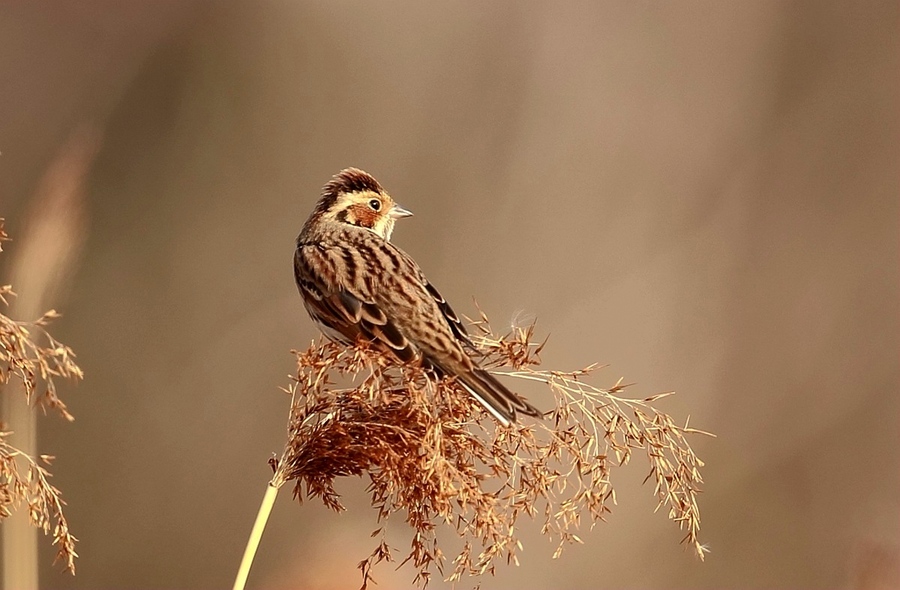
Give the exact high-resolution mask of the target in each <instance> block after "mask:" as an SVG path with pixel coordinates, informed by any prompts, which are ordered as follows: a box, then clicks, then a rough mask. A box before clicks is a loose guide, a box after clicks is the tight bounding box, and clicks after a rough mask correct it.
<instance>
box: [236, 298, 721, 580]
mask: <svg viewBox="0 0 900 590" xmlns="http://www.w3.org/2000/svg"><path fill="white" fill-rule="evenodd" d="M472 325H473V328H474V329H473V331H474V332H477V334H476V335H475V336H474V337H473V340H474V341H475V343H476V346H477V347H478V349H479V352H480V354H481V355H482V356H483V363H482V364H483V366H485V367H486V368H490V369H491V370H492V371H493V372H494V373H495V374H497V375H501V376H502V375H506V377H504V379H506V380H507V381H512V380H513V379H519V380H522V381H536V382H540V383H543V384H544V385H546V386H547V387H548V388H549V390H550V392H552V394H553V400H554V402H553V403H554V406H555V407H553V409H551V410H550V411H549V412H547V414H546V416H545V419H544V420H533V419H526V420H527V422H525V423H524V424H514V425H512V426H510V427H503V426H499V425H496V424H495V422H493V421H492V420H491V419H490V417H489V416H487V415H486V414H485V412H484V411H483V410H482V409H481V407H480V406H478V405H477V404H476V403H473V402H472V399H471V397H470V396H469V395H468V394H467V392H466V391H465V389H464V388H463V387H461V386H460V385H459V384H458V383H457V382H456V381H454V380H453V379H442V380H438V381H435V380H434V378H433V377H432V376H431V375H430V374H429V373H427V372H426V371H424V370H422V369H421V368H419V367H417V366H414V365H410V364H403V365H400V364H397V362H396V361H395V360H394V359H393V358H392V357H391V356H389V355H388V354H383V353H380V352H378V351H375V350H373V349H371V348H369V347H367V346H366V345H365V344H358V345H356V346H353V347H349V348H348V347H343V346H340V345H336V344H334V343H332V342H330V341H327V340H320V341H318V342H314V343H313V344H312V345H311V346H310V347H309V348H308V349H306V350H305V351H302V352H296V358H297V374H296V377H295V378H294V379H293V380H292V383H291V384H290V386H289V387H288V388H286V392H287V393H289V394H290V395H291V400H292V401H291V413H290V420H289V424H288V440H287V444H286V445H285V448H284V450H283V452H282V454H281V456H280V457H278V458H274V457H273V458H272V460H271V465H272V467H273V469H274V476H273V478H272V480H271V482H270V485H269V491H270V493H269V494H268V496H270V499H271V501H274V497H275V493H276V492H277V490H278V489H279V488H280V487H282V486H283V485H284V484H286V483H288V482H293V496H294V498H296V499H297V500H299V501H301V502H302V501H303V500H305V499H308V498H319V499H321V501H322V502H324V504H325V505H326V506H328V507H329V508H332V509H334V510H336V511H341V510H343V509H344V507H343V506H342V504H341V501H340V495H339V494H338V493H337V491H336V490H335V488H334V483H335V479H336V478H337V477H342V476H364V477H366V478H367V479H368V481H369V486H368V490H369V493H370V496H371V503H372V506H373V507H374V508H375V510H376V511H377V513H378V518H379V522H380V523H384V522H385V521H387V520H388V519H390V518H391V517H394V516H395V515H396V514H398V513H401V514H402V515H403V518H404V520H405V521H406V522H407V524H408V525H409V527H410V528H411V543H410V550H409V552H408V553H406V554H405V555H396V554H397V551H396V550H395V549H394V548H392V547H390V546H389V545H388V543H387V542H386V540H385V536H384V528H383V526H382V528H379V529H378V530H376V531H374V532H373V537H377V538H378V539H379V540H378V541H377V544H376V547H375V549H374V551H373V552H372V554H371V555H369V556H368V557H367V558H365V559H363V560H362V561H361V562H360V563H359V568H360V570H361V573H362V587H363V588H366V586H367V584H368V583H369V582H370V581H372V569H373V567H374V566H375V565H377V564H378V563H380V562H385V561H395V560H397V559H402V563H407V562H408V563H411V564H412V566H413V567H414V568H415V571H416V574H415V579H414V582H415V584H417V585H418V586H420V587H424V586H426V585H427V584H428V582H429V580H430V579H431V577H432V576H433V575H434V574H435V573H437V574H438V575H440V576H442V577H443V578H444V579H446V580H448V581H450V582H455V581H459V580H460V579H462V577H463V576H466V575H470V576H481V575H483V574H485V573H491V574H493V573H494V572H495V567H496V564H497V563H498V560H500V561H506V562H512V563H518V551H519V550H520V549H521V547H522V545H521V543H520V542H519V539H518V536H517V532H518V529H517V527H518V523H519V519H520V517H522V516H527V517H529V518H531V519H534V520H538V521H539V522H540V523H541V532H542V534H544V535H545V536H547V537H550V538H552V539H554V540H556V542H557V548H556V552H555V554H554V557H558V556H559V554H560V553H561V552H562V551H563V549H564V548H565V546H566V545H567V544H569V543H571V542H581V539H580V538H579V537H578V535H577V534H576V532H575V531H576V529H577V528H578V526H579V525H580V524H581V523H582V521H583V520H584V521H586V523H587V524H588V525H589V526H590V527H593V526H594V525H595V524H596V523H597V522H599V521H601V520H603V518H604V516H605V515H606V514H607V513H609V512H610V510H611V505H612V504H615V498H616V496H615V490H614V488H613V485H612V482H611V479H610V476H611V473H612V470H613V469H614V468H615V467H619V466H624V465H626V464H627V463H629V462H630V460H631V459H632V456H633V453H634V452H635V451H639V452H643V453H644V454H645V455H646V456H647V458H648V460H649V464H650V468H649V473H648V475H647V480H651V481H652V482H653V489H654V494H655V495H656V497H657V499H658V501H659V507H665V508H666V509H667V512H668V516H669V518H670V519H672V520H673V521H675V522H676V523H678V525H679V527H681V529H682V530H684V531H685V535H684V538H683V540H682V542H683V543H685V544H686V545H688V546H689V547H691V548H692V550H693V551H694V552H695V553H696V554H697V555H698V556H699V557H700V558H701V559H702V558H703V555H704V553H705V548H704V547H703V546H702V545H701V544H700V541H699V538H698V534H699V530H700V511H699V507H698V505H697V495H698V494H699V493H700V484H701V483H702V478H701V475H700V468H701V467H702V466H703V462H702V461H701V460H700V459H699V458H698V457H697V456H696V455H695V453H694V451H693V449H692V448H691V445H690V444H689V442H688V438H687V437H688V436H689V435H692V434H708V433H704V432H702V431H700V430H696V429H694V428H691V427H689V426H688V425H687V424H685V425H684V426H680V425H678V424H676V423H675V421H674V420H673V419H672V418H671V417H670V416H669V415H667V414H665V413H663V412H661V411H659V410H657V409H656V408H655V407H654V403H655V402H656V401H658V400H660V399H662V398H663V397H665V395H668V394H660V395H656V396H652V397H649V398H646V399H628V398H626V397H623V396H622V391H623V389H624V388H625V385H623V384H622V382H621V380H620V381H618V382H617V383H615V385H613V386H612V387H610V388H608V389H600V388H598V387H595V386H593V385H590V384H588V383H587V382H586V380H587V378H588V377H589V376H590V375H591V374H592V373H593V372H594V371H595V370H596V369H597V368H598V367H597V366H596V365H592V366H590V367H586V368H584V369H581V370H576V371H570V372H562V371H550V370H542V369H539V368H538V367H539V365H540V364H541V360H540V352H541V350H542V348H543V346H544V344H542V343H537V342H535V340H534V325H533V324H532V325H530V326H527V327H515V328H513V329H512V331H511V332H510V333H508V334H505V335H497V334H495V332H494V331H493V330H492V329H491V327H490V325H489V323H488V320H487V318H486V317H485V316H484V314H481V317H480V319H479V320H477V321H475V322H472ZM533 401H534V402H535V403H536V404H537V405H540V403H541V401H543V402H544V403H545V404H546V400H533ZM645 481H646V480H645ZM263 511H264V510H261V513H262V512H263ZM266 514H267V512H266ZM258 524H259V523H258ZM440 526H444V527H447V528H449V529H451V530H453V531H455V533H456V535H458V536H459V538H460V539H461V540H462V550H461V551H459V552H454V553H455V554H454V555H450V556H448V555H446V554H445V553H444V551H443V550H442V549H441V546H440V543H439V540H438V535H437V531H438V528H439V527H440ZM257 532H258V533H259V534H261V532H262V529H261V528H258V529H257ZM256 542H258V538H257V539H256ZM254 550H255V549H254ZM251 553H252V552H251ZM251 559H252V555H251ZM246 567H247V568H249V565H246ZM245 573H246V572H245ZM239 587H242V586H241V585H239V584H236V585H235V588H239Z"/></svg>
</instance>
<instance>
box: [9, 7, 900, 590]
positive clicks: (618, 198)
mask: <svg viewBox="0 0 900 590" xmlns="http://www.w3.org/2000/svg"><path fill="white" fill-rule="evenodd" d="M898 12H900V11H898V7H897V3H896V2H891V1H887V0H886V1H883V2H854V3H851V2H837V1H818V0H816V1H807V2H787V1H785V2H782V1H777V2H776V1H771V2H763V1H759V2H744V3H724V2H713V1H709V2H679V3H674V2H672V3H653V2H646V1H622V2H582V3H573V2H570V3H553V4H552V5H551V4H550V3H536V2H528V3H523V2H512V1H508V2H492V3H482V2H475V1H471V2H444V3H440V4H437V3H428V4H427V5H424V4H423V3H418V2H394V3H372V2H337V3H329V4H327V5H326V4H325V3H315V2H299V1H296V2H288V1H282V2H275V1H267V2H262V3H258V2H249V1H230V2H219V3H212V2H178V1H175V0H167V1H154V2H143V3H141V2H124V3H117V2H109V1H106V0H103V1H101V0H91V1H84V2H80V3H77V4H76V3H56V2H39V1H35V2H15V1H4V2H0V113H2V116H0V153H2V155H0V216H4V217H6V218H7V219H8V222H7V230H8V231H9V233H10V234H11V235H12V237H13V238H16V237H17V236H19V237H21V233H20V232H22V231H25V226H24V222H23V217H24V216H25V212H26V210H27V208H28V204H29V199H30V198H31V196H32V195H34V194H35V192H36V191H37V190H38V187H39V185H40V183H41V179H42V177H43V175H44V174H45V173H46V171H47V170H48V168H49V167H50V166H51V165H52V163H53V162H54V161H55V160H56V159H57V158H59V157H60V154H61V150H63V149H64V146H66V145H67V142H69V140H70V138H71V137H72V136H73V133H77V132H78V131H77V130H79V129H85V126H87V128H89V129H91V128H92V129H94V130H95V132H96V133H98V134H99V137H100V144H99V151H98V152H97V155H96V158H95V159H94V160H93V163H92V165H91V168H90V172H89V174H88V175H87V180H86V185H85V190H86V193H85V194H86V197H85V198H86V208H87V219H88V222H87V223H88V226H87V229H86V231H87V232H88V233H87V235H86V243H85V251H84V255H83V257H82V262H81V266H80V268H79V269H78V270H77V273H76V274H75V275H74V276H73V278H72V280H71V285H70V288H69V289H68V290H67V292H66V293H64V294H62V295H61V296H60V298H59V301H58V302H55V303H54V305H55V306H56V307H57V308H58V309H60V310H61V311H62V312H63V313H64V316H65V317H64V318H63V319H61V320H59V321H58V322H57V325H56V327H55V330H56V334H57V335H58V336H59V337H60V338H61V339H62V340H64V341H65V342H66V343H68V344H70V345H71V346H72V347H73V348H75V350H76V351H77V353H78V355H79V360H80V362H81V364H82V366H83V368H84V369H85V372H86V374H87V378H86V380H85V382H84V383H83V384H82V385H80V386H79V387H77V388H72V387H67V388H65V390H64V391H63V392H62V393H63V394H64V397H65V399H66V401H67V402H68V404H69V407H70V409H71V410H72V411H73V413H74V414H75V416H76V418H77V419H76V421H75V423H74V424H72V425H67V424H64V423H63V422H62V421H61V420H59V419H57V418H56V417H48V418H44V419H42V420H41V423H40V433H39V439H40V447H41V451H42V452H47V453H52V454H55V455H57V456H58V460H57V462H56V465H55V470H54V473H55V483H56V484H57V485H58V486H59V487H60V488H61V489H62V490H63V493H64V495H65V498H66V499H67V501H68V502H69V507H68V514H69V518H70V521H71V526H72V528H73V531H74V533H75V534H76V535H77V536H78V537H79V538H80V539H81V542H80V544H79V546H78V549H79V552H80V554H81V558H80V559H79V561H78V574H77V576H75V577H74V578H73V577H70V576H68V575H65V574H62V573H59V571H58V569H54V568H52V567H51V566H50V565H49V562H50V561H51V559H48V560H47V566H46V567H45V568H44V569H43V571H42V581H43V584H42V586H43V587H46V588H224V587H230V584H231V582H232V580H233V577H234V573H235V571H236V568H237V564H238V561H239V558H240V554H241V552H242V550H243V546H244V543H245V541H246V536H247V534H248V533H249V529H250V526H251V523H252V520H253V517H254V515H255V513H256V509H257V507H258V502H259V500H260V498H261V495H262V493H263V491H264V486H265V482H266V481H267V478H268V477H269V474H270V470H269V468H268V466H267V465H266V460H267V458H268V457H269V455H270V453H272V452H276V451H280V448H281V445H282V443H283V438H284V426H285V420H286V416H287V403H288V400H287V399H286V398H285V397H284V396H283V395H282V394H280V393H279V392H278V389H277V388H278V387H279V386H281V385H284V384H285V383H286V376H287V375H288V373H290V372H291V371H292V370H293V360H292V357H291V356H290V355H289V353H288V351H289V349H290V348H292V347H303V346H306V345H307V344H308V343H309V341H310V339H311V338H313V337H314V335H315V330H314V327H313V325H312V324H311V322H310V321H309V320H308V319H307V317H306V314H305V312H304V311H303V308H302V306H301V304H300V301H299V298H298V296H297V293H296V290H295V287H294V284H293V278H292V274H291V269H290V264H291V262H290V261H291V254H292V247H293V240H294V237H295V236H296V234H297V232H298V231H299V229H300V227H301V225H302V223H303V221H304V219H305V218H306V216H307V214H308V213H309V211H310V209H311V207H312V205H313V202H314V200H315V199H316V197H317V195H318V191H319V189H320V187H321V185H322V184H323V183H324V182H325V181H326V180H328V178H329V177H330V176H331V175H332V174H333V173H335V172H337V171H338V170H339V169H341V168H343V167H345V166H349V165H355V166H359V167H362V168H364V169H366V170H368V171H370V172H372V173H373V174H374V175H375V176H376V177H377V178H379V179H380V180H381V182H382V183H383V184H384V185H385V186H386V187H387V188H388V190H389V191H390V192H391V193H392V194H393V195H394V196H395V197H396V198H397V200H398V201H399V202H400V203H402V204H403V205H404V206H405V207H407V208H409V209H411V210H413V211H414V212H415V213H416V217H414V218H413V219H411V220H408V221H404V222H402V223H401V224H400V226H399V228H398V229H397V231H396V232H395V241H396V242H397V243H398V244H399V245H400V246H401V247H403V248H404V249H406V250H407V251H408V252H410V253H411V254H412V255H413V256H414V257H415V258H416V259H417V260H418V261H419V263H420V264H421V266H422V267H423V268H424V270H425V272H426V273H427V274H428V275H429V277H430V278H431V280H432V282H434V283H435V284H436V285H438V286H439V288H440V289H441V291H442V292H443V293H444V295H445V296H446V297H447V298H448V299H450V300H451V301H452V302H454V305H455V307H456V308H457V310H458V311H460V312H463V313H471V312H472V307H471V303H470V301H471V297H472V296H476V297H477V298H478V301H479V303H480V304H481V305H482V307H483V308H484V309H485V310H486V311H487V312H488V313H489V314H490V316H491V317H492V319H493V320H494V322H495V323H496V324H499V325H502V324H504V323H508V322H509V321H511V320H512V318H513V317H514V316H515V315H516V314H521V313H524V314H529V315H536V316H538V317H539V319H540V321H539V327H540V328H541V329H542V330H543V333H546V332H548V331H549V332H552V337H551V340H550V344H549V345H548V348H547V352H546V354H545V355H544V358H545V361H546V363H547V364H548V365H550V366H553V367H555V368H575V367H578V366H583V365H585V364H587V363H589V362H593V361H599V362H602V363H609V364H610V365H611V367H610V368H607V369H605V370H604V371H603V372H602V373H600V376H599V379H598V382H599V384H601V385H608V384H611V383H612V382H614V381H615V379H617V378H618V377H619V376H625V377H626V379H627V380H629V381H637V382H638V384H637V385H636V386H635V387H634V389H633V390H632V392H633V394H634V395H637V396H644V395H646V394H650V393H655V392H658V391H665V390H669V389H674V390H676V391H677V392H678V395H677V396H675V397H674V398H671V399H669V400H667V401H666V402H664V403H663V405H662V407H663V408H664V409H666V410H667V411H670V412H671V413H673V414H674V415H675V416H677V417H679V418H680V419H684V418H685V417H687V415H688V414H690V415H691V422H692V424H693V425H696V426H699V427H702V428H705V429H708V430H711V431H714V432H716V433H717V434H718V435H719V438H718V439H716V440H709V439H703V438H698V439H695V444H696V447H697V450H698V452H699V453H700V455H701V456H702V457H703V458H704V459H705V460H706V461H707V468H706V472H705V477H706V480H707V484H706V487H705V494H704V495H703V497H702V498H701V500H702V504H701V511H702V514H703V519H704V526H703V531H702V537H703V539H704V541H705V542H707V543H708V544H709V546H710V548H711V550H712V553H711V554H710V556H709V558H708V559H707V561H706V563H699V562H698V561H697V560H696V559H695V558H694V557H693V556H692V555H691V554H690V553H689V552H685V551H683V549H682V547H681V546H679V545H678V540H679V539H680V537H681V536H680V534H679V532H678V531H677V529H676V527H675V526H674V525H673V524H672V523H670V522H668V521H667V520H666V519H665V516H664V515H663V514H652V508H653V506H654V502H653V499H652V489H651V488H649V487H640V481H641V479H642V478H643V476H644V475H645V473H646V465H645V464H643V463H642V462H640V461H636V462H635V463H634V464H633V465H632V466H631V467H629V468H626V469H624V470H622V471H621V472H620V473H619V474H618V477H619V480H618V482H617V483H618V486H617V487H618V488H619V498H620V503H619V507H618V509H617V510H616V511H615V512H614V513H613V515H612V517H611V518H610V522H609V523H607V524H603V525H602V526H598V527H597V528H596V529H595V530H594V531H593V532H591V533H586V534H584V535H583V537H584V538H585V540H586V544H585V545H583V546H577V547H572V548H571V549H570V550H569V551H567V552H565V553H564V554H563V556H562V557H561V558H560V559H559V560H557V561H553V560H551V559H550V556H551V554H552V546H551V545H550V544H548V543H547V542H546V541H544V540H542V539H540V537H539V536H538V534H537V533H538V527H537V526H534V527H532V528H531V529H530V530H527V531H526V532H525V533H524V538H525V542H526V545H525V552H524V554H523V555H522V565H521V566H520V567H518V568H515V567H503V568H500V569H499V570H498V575H497V576H496V577H495V578H493V579H488V580H485V581H484V584H483V587H485V588H651V587H652V588H694V587H697V588H891V587H898V586H897V585H900V577H898V573H897V571H898V547H900V477H898V473H900V470H898V467H900V466H898V456H900V450H898V449H900V436H898V430H900V412H898V409H900V408H898V405H900V404H898V305H897V304H898V256H897V246H898V219H900V217H898V213H900V211H898V208H900V207H898V204H900V199H898V195H900V190H898V189H900V174H898V132H900V126H898V113H900V109H898V106H900V105H898V80H900V76H898V73H900V71H898V56H900V51H898V50H900V47H898V22H900V21H898V16H900V14H898ZM5 249H6V252H5V253H4V254H3V256H2V257H0V273H4V274H0V278H2V277H4V276H6V274H5V270H7V269H8V265H9V262H8V261H9V259H10V258H11V257H14V256H15V254H16V246H15V242H13V243H10V244H9V245H8V246H7V247H6V248H5ZM20 296H21V297H22V298H25V297H27V296H28V293H26V292H20ZM532 397H533V399H537V398H536V396H535V395H534V394H533V396H532ZM614 483H616V480H614ZM363 488H364V484H363V482H360V481H348V482H344V484H343V486H342V489H343V490H344V491H345V492H346V500H347V503H348V506H349V508H350V510H349V511H348V512H346V513H344V514H342V515H340V516H338V515H335V514H333V513H330V512H328V511H327V510H326V509H325V508H324V507H323V506H321V504H319V503H317V502H310V503H306V504H304V505H303V506H298V505H296V504H295V503H292V502H291V501H290V500H289V497H288V494H284V495H283V497H282V498H281V499H280V500H279V503H278V504H277V506H276V509H275V513H274V517H273V518H274V520H273V522H271V523H270V525H269V528H268V530H267V532H266V535H265V537H264V538H263V544H262V548H261V554H260V556H259V557H258V560H257V563H256V566H255V568H254V570H253V572H252V575H251V579H250V584H251V587H255V588H300V587H302V588H322V589H331V588H355V587H358V584H359V574H358V572H357V570H356V569H355V567H356V563H357V562H358V561H359V560H360V559H362V558H364V557H365V556H366V555H367V554H368V553H369V551H370V550H371V548H372V540H371V539H369V537H368V533H369V532H370V531H371V530H372V529H373V528H374V515H373V512H372V510H370V509H368V508H367V507H366V497H365V495H364V491H363ZM394 527H395V531H396V534H395V536H394V539H395V541H396V543H397V544H398V545H399V546H400V548H401V549H403V548H406V547H407V543H408V540H407V539H405V538H404V536H403V533H404V525H403V524H402V519H398V521H397V522H396V523H395V525H394ZM44 545H45V546H44V547H43V550H44V551H45V553H46V555H47V556H48V558H50V557H52V553H51V551H50V550H49V547H48V543H44ZM412 575H413V572H412V571H411V570H410V569H408V568H404V569H401V570H400V571H397V572H395V571H394V570H393V568H392V567H381V568H380V569H378V570H377V571H376V578H377V579H378V580H379V582H380V586H379V587H381V588H402V587H407V586H409V582H410V580H411V578H412ZM445 586H446V585H445V584H442V583H441V582H436V583H434V584H433V586H432V587H434V588H442V587H445ZM462 587H467V586H466V585H463V586H462Z"/></svg>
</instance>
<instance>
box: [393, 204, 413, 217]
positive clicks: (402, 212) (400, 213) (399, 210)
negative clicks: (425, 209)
mask: <svg viewBox="0 0 900 590" xmlns="http://www.w3.org/2000/svg"><path fill="white" fill-rule="evenodd" d="M390 216H391V218H392V219H401V218H403V217H412V211H408V210H406V209H404V208H403V207H401V206H400V205H398V204H396V203H394V206H393V207H391V213H390Z"/></svg>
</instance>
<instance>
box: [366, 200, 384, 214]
mask: <svg viewBox="0 0 900 590" xmlns="http://www.w3.org/2000/svg"><path fill="white" fill-rule="evenodd" d="M369 207H371V208H372V211H378V210H379V209H381V201H379V200H378V199H372V200H371V201H369Z"/></svg>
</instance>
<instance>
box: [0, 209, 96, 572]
mask: <svg viewBox="0 0 900 590" xmlns="http://www.w3.org/2000/svg"><path fill="white" fill-rule="evenodd" d="M8 239H9V238H8V236H7V235H6V232H5V231H3V219H2V218H0V244H2V242H3V241H6V240H8ZM0 251H2V248H0ZM11 295H14V293H13V291H12V287H11V286H9V285H5V286H0V301H2V302H3V303H4V304H5V303H8V300H7V297H8V296H11ZM56 317H58V314H56V312H55V311H53V310H51V311H49V312H47V313H45V314H44V315H43V316H41V317H40V318H38V319H37V320H35V321H33V322H21V321H15V320H12V319H10V318H9V317H7V316H6V315H5V314H2V313H0V385H5V384H8V383H9V382H10V381H11V380H13V378H14V377H15V378H16V379H17V380H18V381H20V382H21V384H22V389H23V391H24V393H25V396H24V397H25V399H24V400H22V403H34V404H35V405H37V406H39V407H41V408H43V409H44V411H47V410H48V409H50V410H53V411H56V412H57V413H59V414H60V415H61V416H62V417H64V418H65V419H67V420H70V421H71V420H73V417H72V415H71V414H70V413H69V412H68V410H67V409H66V405H65V404H64V403H63V402H62V400H60V399H59V397H58V396H57V394H56V381H55V380H56V379H57V378H68V379H73V380H79V379H81V378H82V377H83V373H82V372H81V369H80V368H79V367H78V365H77V364H76V363H75V354H74V353H73V352H72V350H71V349H70V348H69V347H68V346H65V345H64V344H62V343H61V342H59V341H58V340H56V339H55V338H53V337H52V336H51V335H50V333H49V332H47V330H46V326H47V324H48V323H49V322H50V321H51V320H52V319H54V318H56ZM38 392H40V393H38ZM8 393H10V392H9V391H3V392H0V394H8ZM2 429H3V425H2V424H0V519H3V518H6V517H7V516H9V515H10V514H11V513H12V510H14V509H16V508H20V507H22V506H23V505H24V506H26V507H27V510H28V516H29V519H30V521H31V524H32V525H34V526H35V527H37V528H39V529H41V530H42V531H44V534H52V536H53V544H54V545H56V547H57V556H56V557H57V560H58V561H61V562H62V563H63V564H64V565H65V568H66V569H67V570H68V571H70V572H71V573H73V574H74V573H75V558H76V557H77V556H78V554H77V553H76V552H75V543H76V541H77V539H76V538H75V537H74V536H73V535H72V534H71V533H70V532H69V525H68V521H67V520H66V517H65V514H64V512H63V506H64V505H65V502H63V500H62V496H61V494H60V491H59V490H58V489H57V488H56V487H55V486H53V485H51V484H50V481H49V480H50V477H51V475H50V472H49V471H48V470H47V469H46V467H45V465H49V464H50V460H51V459H52V457H49V456H41V457H39V458H34V457H31V456H29V455H28V454H27V453H23V452H22V451H20V450H19V449H17V448H16V447H14V446H12V445H11V444H10V443H9V442H8V440H7V439H8V438H9V434H10V433H8V432H3V431H2Z"/></svg>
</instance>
